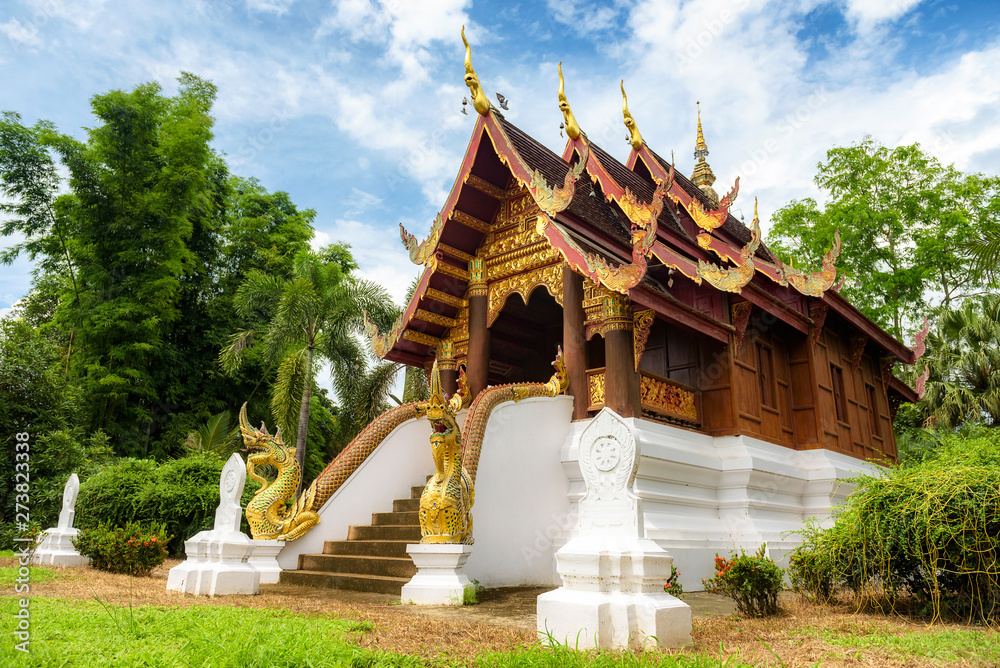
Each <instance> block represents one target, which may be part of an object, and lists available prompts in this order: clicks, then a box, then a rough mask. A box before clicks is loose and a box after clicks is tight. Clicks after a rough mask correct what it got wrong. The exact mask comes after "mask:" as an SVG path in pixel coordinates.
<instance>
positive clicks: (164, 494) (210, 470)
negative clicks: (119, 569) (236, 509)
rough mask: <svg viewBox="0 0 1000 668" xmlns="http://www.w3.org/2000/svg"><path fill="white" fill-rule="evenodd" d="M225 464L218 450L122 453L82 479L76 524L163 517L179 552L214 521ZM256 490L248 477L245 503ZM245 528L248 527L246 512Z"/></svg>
mask: <svg viewBox="0 0 1000 668" xmlns="http://www.w3.org/2000/svg"><path fill="white" fill-rule="evenodd" d="M224 465H225V462H223V461H222V460H221V459H219V457H218V456H217V455H215V454H213V453H198V454H191V455H188V456H187V457H182V458H181V459H174V460H170V461H167V462H164V463H162V464H158V463H157V462H154V461H152V460H149V459H122V460H118V461H117V462H115V463H114V464H111V465H109V466H106V467H105V468H104V469H103V470H101V471H100V472H99V473H97V474H96V475H94V476H92V477H91V478H90V479H88V480H87V481H85V482H83V483H81V485H80V496H79V499H78V500H77V504H76V512H77V515H76V524H77V526H78V527H80V528H81V529H88V528H96V527H98V526H100V525H102V524H103V525H105V526H125V525H126V524H128V523H129V522H138V523H141V524H149V523H151V522H160V523H163V525H164V526H165V528H166V531H167V533H169V534H171V535H172V539H171V541H170V543H169V545H168V546H167V548H168V550H169V551H170V553H172V554H180V553H181V552H182V551H183V549H184V541H185V540H187V539H188V538H190V537H191V536H193V535H194V534H196V533H198V532H199V531H204V530H206V529H211V528H212V524H213V523H214V521H215V509H216V508H217V507H218V505H219V476H220V475H221V474H222V467H223V466H224ZM256 490H257V484H256V483H255V482H254V481H253V480H247V484H246V487H245V488H244V489H243V498H242V500H241V503H242V505H243V507H244V508H246V504H247V503H248V502H249V500H250V499H251V498H252V497H253V494H254V492H255V491H256ZM242 530H243V531H244V532H249V530H248V527H247V525H246V518H244V519H243V526H242Z"/></svg>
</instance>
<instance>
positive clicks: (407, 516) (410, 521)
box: [372, 511, 420, 526]
mask: <svg viewBox="0 0 1000 668" xmlns="http://www.w3.org/2000/svg"><path fill="white" fill-rule="evenodd" d="M418 515H419V513H418V512H416V511H410V512H396V511H394V512H391V513H372V524H373V525H374V526H386V525H391V524H394V525H411V526H420V518H419V517H418Z"/></svg>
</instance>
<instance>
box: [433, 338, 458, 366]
mask: <svg viewBox="0 0 1000 668" xmlns="http://www.w3.org/2000/svg"><path fill="white" fill-rule="evenodd" d="M437 361H438V365H439V366H440V367H441V370H442V371H454V370H455V342H454V341H448V340H442V341H441V345H439V346H438V347H437Z"/></svg>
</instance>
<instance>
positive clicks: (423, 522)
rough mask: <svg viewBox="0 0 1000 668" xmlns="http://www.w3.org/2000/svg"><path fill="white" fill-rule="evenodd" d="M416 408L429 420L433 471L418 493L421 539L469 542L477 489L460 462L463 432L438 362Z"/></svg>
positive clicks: (430, 541) (438, 541)
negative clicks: (427, 398)
mask: <svg viewBox="0 0 1000 668" xmlns="http://www.w3.org/2000/svg"><path fill="white" fill-rule="evenodd" d="M419 411H420V412H421V413H423V414H424V415H426V416H427V419H428V420H429V421H430V423H431V428H432V430H433V431H432V432H431V438H430V440H431V449H432V453H433V457H434V467H435V469H436V470H435V473H434V477H432V478H431V480H430V482H428V483H427V485H426V486H425V487H424V492H423V494H421V495H420V512H419V518H420V535H421V536H423V537H422V538H421V539H420V542H421V543H460V544H462V545H472V543H473V539H472V504H473V503H474V502H475V500H476V492H475V489H474V488H473V485H472V477H471V476H470V475H469V472H468V471H466V470H465V468H464V467H463V466H462V434H461V431H460V429H459V427H458V421H457V420H456V419H455V412H454V410H453V409H452V407H451V406H449V405H448V402H447V401H445V398H444V394H443V393H442V392H441V376H440V373H439V372H438V366H437V362H436V361H435V362H434V367H433V369H432V370H431V398H430V401H428V402H427V403H425V404H423V405H422V406H421V407H420V408H419Z"/></svg>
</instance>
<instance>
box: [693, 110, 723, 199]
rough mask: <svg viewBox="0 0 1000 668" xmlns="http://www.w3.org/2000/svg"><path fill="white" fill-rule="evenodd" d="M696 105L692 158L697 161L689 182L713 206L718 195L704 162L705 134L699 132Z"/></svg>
mask: <svg viewBox="0 0 1000 668" xmlns="http://www.w3.org/2000/svg"><path fill="white" fill-rule="evenodd" d="M696 104H697V105H698V139H697V141H696V142H695V145H694V157H696V158H697V159H698V162H696V163H695V166H694V172H692V173H691V181H692V182H693V183H694V184H695V185H696V186H698V187H699V188H701V191H702V192H703V193H705V194H706V195H708V199H709V200H711V201H712V202H713V203H714V205H715V206H718V204H719V193H717V192H715V190H714V189H713V188H712V184H713V183H715V174H714V173H713V172H712V168H711V167H710V166H709V164H708V162H707V161H706V160H705V156H707V155H708V144H706V143H705V133H704V132H702V130H701V102H697V103H696Z"/></svg>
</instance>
